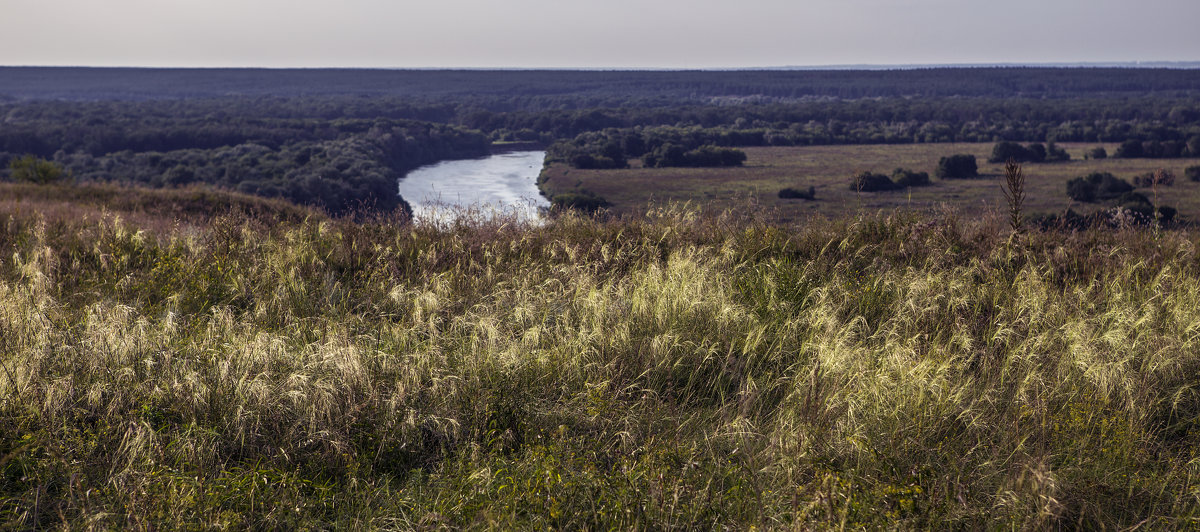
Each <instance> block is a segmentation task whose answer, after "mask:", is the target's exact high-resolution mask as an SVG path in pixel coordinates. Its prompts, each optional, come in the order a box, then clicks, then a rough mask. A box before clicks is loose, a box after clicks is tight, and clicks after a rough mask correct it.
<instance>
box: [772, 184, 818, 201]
mask: <svg viewBox="0 0 1200 532" xmlns="http://www.w3.org/2000/svg"><path fill="white" fill-rule="evenodd" d="M779 198H780V199H803V200H809V201H812V200H815V199H817V190H816V189H814V188H813V187H808V190H800V189H798V188H791V187H788V188H785V189H783V190H780V191H779Z"/></svg>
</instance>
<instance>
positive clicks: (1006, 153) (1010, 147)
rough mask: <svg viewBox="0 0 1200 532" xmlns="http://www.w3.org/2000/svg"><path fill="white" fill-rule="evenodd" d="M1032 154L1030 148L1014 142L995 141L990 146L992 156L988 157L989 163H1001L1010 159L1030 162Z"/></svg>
mask: <svg viewBox="0 0 1200 532" xmlns="http://www.w3.org/2000/svg"><path fill="white" fill-rule="evenodd" d="M1033 156H1034V154H1033V153H1031V152H1030V150H1029V149H1028V148H1026V147H1024V146H1022V145H1020V144H1017V143H1016V142H1009V141H1005V142H997V143H996V145H995V146H992V156H991V157H988V162H989V163H1003V162H1007V161H1008V160H1009V159H1012V160H1014V161H1016V162H1018V163H1025V162H1030V161H1032V160H1033Z"/></svg>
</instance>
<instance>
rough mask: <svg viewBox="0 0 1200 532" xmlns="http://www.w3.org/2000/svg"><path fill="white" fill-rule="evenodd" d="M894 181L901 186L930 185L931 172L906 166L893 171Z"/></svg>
mask: <svg viewBox="0 0 1200 532" xmlns="http://www.w3.org/2000/svg"><path fill="white" fill-rule="evenodd" d="M892 181H895V182H896V184H897V185H899V186H901V187H923V186H927V185H930V184H931V183H930V181H929V172H917V171H915V170H908V169H905V168H897V169H895V170H893V171H892Z"/></svg>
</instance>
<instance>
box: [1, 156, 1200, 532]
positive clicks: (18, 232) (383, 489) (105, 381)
mask: <svg viewBox="0 0 1200 532" xmlns="http://www.w3.org/2000/svg"><path fill="white" fill-rule="evenodd" d="M752 168H753V167H752ZM114 193H119V196H120V199H119V200H114V201H111V202H109V203H111V205H112V206H111V207H101V206H98V205H97V203H98V202H95V201H91V200H89V198H92V197H96V196H103V195H105V194H109V195H110V196H111V195H113V194H114ZM0 198H3V200H2V201H0V209H3V210H2V211H0V523H2V524H3V525H4V527H5V528H13V529H45V528H62V529H131V530H154V529H209V528H218V529H221V528H234V529H435V528H476V529H605V530H609V529H620V530H625V529H704V530H712V529H737V530H748V529H751V528H762V529H831V530H832V529H838V530H841V529H847V528H849V529H860V528H868V529H882V528H887V529H930V528H936V529H966V530H978V529H1140V530H1178V529H1185V528H1188V527H1196V526H1197V525H1198V524H1200V458H1198V457H1200V386H1198V383H1197V377H1196V375H1197V372H1200V261H1198V260H1197V256H1196V250H1197V249H1200V235H1198V234H1196V233H1195V232H1192V231H1190V230H1188V229H1182V230H1171V231H1155V230H1149V229H1147V230H1137V229H1122V230H1113V231H1100V230H1089V231H1080V232H1056V231H1050V232H1030V233H1027V234H1024V235H1018V236H1015V237H1014V236H1010V234H1009V233H1008V231H1007V229H1006V228H1005V222H1004V220H1003V218H999V217H992V216H988V215H987V213H984V215H983V216H980V215H979V213H977V212H968V213H966V214H965V215H963V216H957V215H955V214H953V213H947V212H943V213H940V214H937V215H931V214H922V213H896V212H892V213H888V214H873V215H869V216H862V217H852V218H847V219H841V220H821V219H816V220H812V221H810V222H808V223H805V224H797V225H792V226H787V225H768V224H763V223H761V220H759V219H756V218H754V217H744V216H740V215H738V214H736V213H732V214H727V215H724V216H720V217H706V216H697V215H696V213H694V212H691V211H688V210H674V209H663V210H657V211H655V212H652V213H651V214H650V215H649V216H646V217H639V218H629V219H613V218H600V219H592V218H586V217H579V216H576V215H563V216H561V217H558V218H556V219H553V220H550V221H549V222H547V223H545V224H541V225H524V224H521V223H514V222H512V221H510V220H491V221H487V220H464V221H461V222H459V223H455V224H449V225H446V226H442V227H430V226H412V225H402V224H397V223H396V222H397V220H390V219H367V220H360V221H355V220H350V219H330V218H327V217H324V216H321V215H318V214H316V213H315V212H311V211H310V212H309V214H304V212H303V211H297V210H296V208H295V207H291V206H288V205H286V204H282V203H278V202H262V201H254V200H253V199H251V198H247V197H244V196H239V195H230V194H226V193H220V192H213V191H208V192H205V191H204V190H192V191H186V190H185V191H177V192H176V191H172V192H153V191H144V190H140V189H136V188H124V189H118V190H115V191H114V190H113V189H106V188H100V189H92V188H86V189H74V188H72V187H53V186H52V187H50V188H36V187H32V186H31V185H24V186H19V185H0ZM55 198H58V199H55ZM150 206H153V208H151V207H150ZM221 211H225V213H222V212H221ZM230 211H232V212H230ZM181 220H183V222H181Z"/></svg>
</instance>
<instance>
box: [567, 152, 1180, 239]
mask: <svg viewBox="0 0 1200 532" xmlns="http://www.w3.org/2000/svg"><path fill="white" fill-rule="evenodd" d="M992 146H993V144H991V143H986V144H905V145H871V146H803V147H773V148H744V150H745V152H746V154H747V156H748V160H747V161H746V164H745V166H743V167H741V168H654V169H648V168H640V165H639V162H638V161H631V164H632V165H633V166H634V167H632V168H629V169H624V170H579V169H574V168H569V167H567V166H566V165H562V164H555V165H552V166H550V167H549V168H547V169H546V170H545V172H544V174H543V177H544V178H545V179H546V181H545V183H544V184H543V187H544V189H545V190H546V191H547V192H549V193H550V194H555V193H560V192H571V191H575V190H577V189H584V190H590V191H592V192H594V193H595V194H597V195H599V196H601V197H603V198H605V199H606V200H608V201H609V202H610V203H612V210H614V211H615V212H618V213H633V212H639V211H641V210H643V209H644V208H645V207H646V206H647V205H649V204H660V203H665V202H673V201H690V202H693V203H695V204H698V205H701V206H703V207H704V208H706V209H716V210H722V209H726V208H731V207H742V206H745V205H746V204H747V199H750V200H752V201H754V202H757V204H759V205H762V206H763V207H764V208H767V209H773V210H775V212H776V213H777V216H778V218H779V219H780V220H783V221H788V220H795V219H800V218H804V217H807V216H809V215H813V214H819V215H824V216H839V215H841V214H844V213H847V212H856V211H859V210H878V209H891V208H896V207H912V208H917V209H922V208H934V207H939V206H943V205H946V206H951V207H957V208H960V209H964V210H969V211H971V210H980V211H986V210H989V209H1001V208H1002V205H1003V203H1004V196H1003V194H1001V191H1000V182H999V180H998V179H999V178H1000V176H1001V174H1002V173H1003V170H1002V165H999V164H991V163H988V162H987V157H988V155H990V154H991V151H992ZM1061 146H1062V147H1063V148H1065V149H1066V150H1067V151H1068V152H1069V153H1070V154H1071V157H1072V159H1073V160H1072V161H1070V162H1066V163H1045V164H1026V165H1025V167H1024V168H1025V175H1026V178H1027V185H1026V188H1027V193H1026V194H1027V199H1026V204H1025V205H1026V212H1028V213H1030V214H1038V213H1050V212H1061V211H1063V210H1064V209H1066V208H1068V207H1070V208H1073V209H1075V210H1076V211H1077V212H1086V211H1091V210H1095V209H1097V208H1100V207H1101V205H1099V204H1083V205H1081V204H1078V203H1074V202H1072V201H1071V200H1070V198H1068V197H1067V195H1066V182H1067V181H1069V180H1070V179H1072V178H1075V177H1078V176H1081V175H1084V174H1087V173H1089V172H1092V171H1104V172H1112V173H1113V174H1115V175H1116V176H1118V177H1121V178H1123V179H1126V180H1129V181H1132V179H1133V177H1134V176H1135V175H1139V174H1143V173H1146V172H1151V171H1154V170H1155V169H1158V168H1164V169H1166V170H1169V171H1171V172H1174V173H1175V175H1176V184H1175V186H1173V187H1163V188H1160V189H1159V191H1158V195H1159V201H1158V202H1156V203H1157V204H1161V205H1170V206H1173V207H1175V208H1177V209H1179V213H1180V216H1184V217H1186V218H1188V219H1191V220H1198V219H1200V183H1194V182H1190V181H1187V180H1186V178H1184V176H1183V169H1184V168H1186V167H1188V166H1192V165H1198V164H1200V159H1104V160H1083V153H1084V151H1085V150H1086V149H1089V148H1092V147H1095V146H1104V147H1105V148H1106V149H1108V152H1109V153H1110V154H1111V153H1112V152H1114V151H1115V150H1116V146H1115V145H1112V144H1093V143H1080V144H1075V143H1064V144H1062V145H1061ZM956 153H970V154H974V155H975V156H976V158H977V159H978V161H979V172H980V175H981V176H980V177H979V178H977V179H956V180H939V179H936V178H934V179H933V185H932V186H928V187H921V188H912V189H907V190H900V191H894V192H864V193H857V192H855V191H852V190H850V188H849V183H850V179H851V177H852V176H853V175H854V174H856V173H858V172H861V171H864V170H869V171H872V172H878V173H884V174H889V175H890V174H891V172H892V170H893V169H895V168H896V167H903V168H909V169H913V170H917V171H922V172H929V173H930V175H931V176H932V175H933V173H934V169H935V168H936V166H937V162H938V159H939V158H941V157H943V156H946V155H952V154H956ZM809 186H812V187H815V189H816V197H817V200H816V201H805V200H794V199H793V200H781V199H779V198H778V196H777V194H778V192H779V190H780V189H781V188H784V187H796V188H807V187H809ZM1139 191H1141V192H1144V193H1146V195H1147V196H1149V197H1151V199H1152V200H1153V193H1152V192H1153V191H1151V190H1149V189H1145V190H1142V189H1139Z"/></svg>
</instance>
